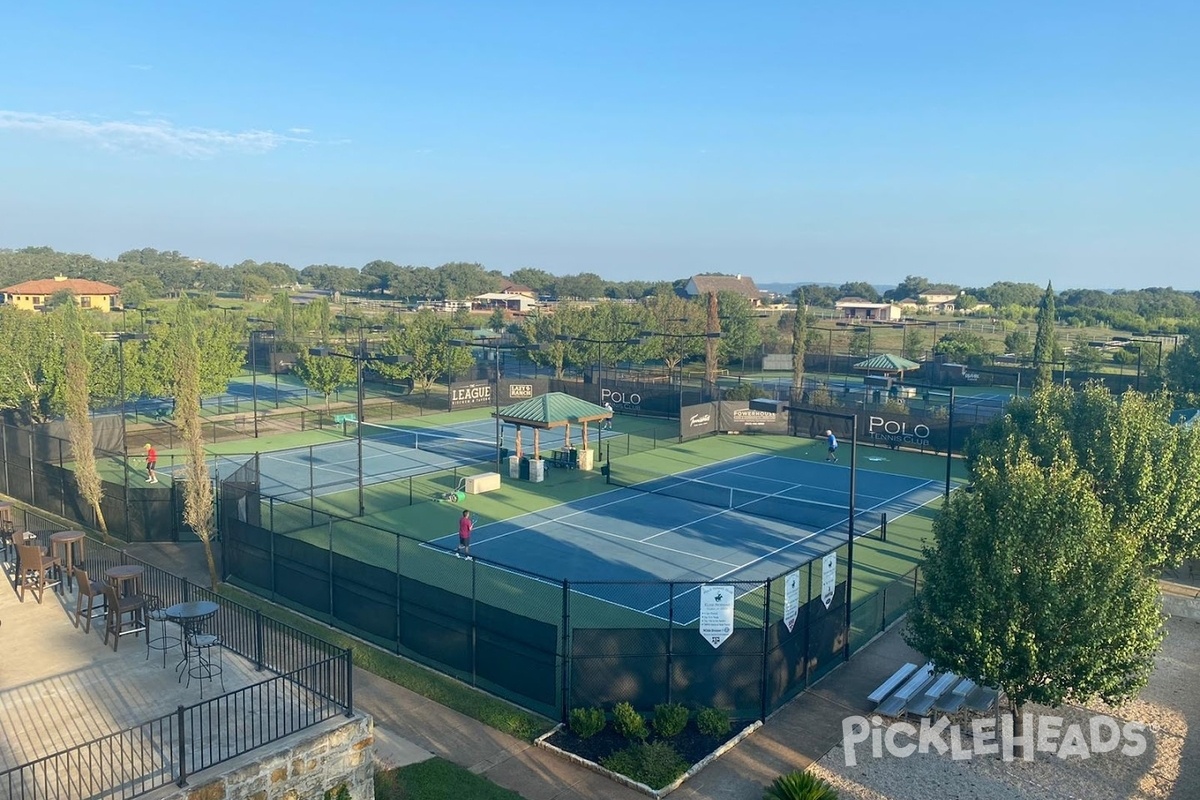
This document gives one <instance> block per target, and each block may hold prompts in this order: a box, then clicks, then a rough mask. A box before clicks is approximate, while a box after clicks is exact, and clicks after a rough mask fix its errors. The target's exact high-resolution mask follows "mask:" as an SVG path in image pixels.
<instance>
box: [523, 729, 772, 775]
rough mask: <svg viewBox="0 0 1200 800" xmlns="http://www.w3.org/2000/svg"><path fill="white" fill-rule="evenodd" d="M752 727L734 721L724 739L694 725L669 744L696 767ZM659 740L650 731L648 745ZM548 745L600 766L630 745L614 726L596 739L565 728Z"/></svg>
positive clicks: (552, 736) (547, 739)
mask: <svg viewBox="0 0 1200 800" xmlns="http://www.w3.org/2000/svg"><path fill="white" fill-rule="evenodd" d="M749 724H750V723H749V722H746V721H744V720H734V721H733V724H732V725H730V726H729V733H727V734H725V735H724V736H705V735H704V734H702V733H700V731H698V730H696V727H695V725H691V724H689V725H688V726H687V727H686V728H684V729H683V732H682V733H680V734H679V735H678V736H675V737H674V738H671V739H667V740H666V741H668V742H670V743H671V744H672V745H673V746H674V747H675V749H676V750H678V751H679V753H680V755H682V756H683V758H684V760H685V761H687V763H688V764H696V763H697V762H699V761H701V760H702V759H704V758H705V757H706V756H707V755H708V754H710V753H712V752H713V751H714V750H716V749H717V748H718V747H720V746H721V745H723V744H725V743H726V742H728V741H729V740H730V739H732V738H733V737H735V736H737V735H738V734H739V733H741V732H742V729H743V728H745V727H746V726H747V725H749ZM658 740H659V737H657V736H655V734H654V733H653V731H651V733H650V738H648V739H647V740H646V741H647V742H654V741H658ZM546 743H547V744H552V745H554V746H555V747H557V748H559V749H560V750H566V751H567V752H568V753H573V754H575V755H577V756H579V757H580V758H586V759H587V760H588V761H594V762H595V763H597V764H599V763H600V760H601V759H603V758H606V757H608V756H610V755H612V754H613V753H615V752H617V751H618V750H624V749H625V748H626V747H629V744H630V742H629V740H628V739H626V738H625V737H624V736H622V735H621V734H619V733H617V732H616V731H615V730H613V727H612V725H609V726H607V727H606V728H605V729H604V730H602V731H600V732H599V733H597V734H596V735H595V736H592V737H590V738H587V739H580V738H579V737H578V736H576V735H575V734H573V733H571V730H570V728H566V727H564V728H562V729H561V730H559V731H557V732H555V733H553V734H551V735H550V736H548V737H546Z"/></svg>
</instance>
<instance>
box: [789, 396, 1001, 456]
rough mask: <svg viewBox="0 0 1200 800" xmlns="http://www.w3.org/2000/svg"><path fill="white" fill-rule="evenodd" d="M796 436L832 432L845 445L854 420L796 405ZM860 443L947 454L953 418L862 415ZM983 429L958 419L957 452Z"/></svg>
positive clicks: (859, 422) (815, 437)
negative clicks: (977, 431) (975, 433)
mask: <svg viewBox="0 0 1200 800" xmlns="http://www.w3.org/2000/svg"><path fill="white" fill-rule="evenodd" d="M791 416H792V434H793V435H794V436H805V437H811V438H813V439H822V438H824V436H825V431H827V430H832V431H833V432H834V433H835V434H836V435H837V437H838V438H839V439H841V440H842V441H843V442H848V441H849V439H850V419H849V417H848V416H847V415H846V414H839V413H835V412H833V411H830V410H829V409H825V408H819V407H816V406H812V407H805V406H793V407H792V409H791ZM857 416H858V441H859V444H865V445H872V446H875V447H887V448H889V449H892V450H896V449H898V448H901V447H903V448H906V449H912V450H920V451H922V452H926V451H932V452H934V453H944V452H946V444H947V442H948V441H949V440H950V419H949V416H948V415H942V416H934V415H918V414H896V413H893V412H887V411H879V412H875V413H871V412H869V411H867V412H859V413H858V415H857ZM977 427H979V423H978V422H975V421H974V420H972V419H965V420H958V419H955V420H954V451H955V452H961V451H962V448H963V444H964V443H965V442H966V440H967V437H968V436H970V434H971V431H973V430H974V429H975V428H977Z"/></svg>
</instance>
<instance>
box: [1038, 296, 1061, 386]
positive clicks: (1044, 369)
mask: <svg viewBox="0 0 1200 800" xmlns="http://www.w3.org/2000/svg"><path fill="white" fill-rule="evenodd" d="M1055 345H1056V342H1055V337H1054V287H1053V286H1052V285H1051V284H1049V283H1047V284H1046V293H1045V294H1043V295H1042V302H1041V305H1040V306H1038V313H1037V335H1036V336H1035V337H1034V339H1033V367H1034V378H1033V388H1034V391H1037V390H1038V389H1040V388H1041V387H1043V386H1049V385H1050V384H1052V383H1054V361H1055V360H1056V359H1055V358H1054V354H1055V350H1056V346H1055Z"/></svg>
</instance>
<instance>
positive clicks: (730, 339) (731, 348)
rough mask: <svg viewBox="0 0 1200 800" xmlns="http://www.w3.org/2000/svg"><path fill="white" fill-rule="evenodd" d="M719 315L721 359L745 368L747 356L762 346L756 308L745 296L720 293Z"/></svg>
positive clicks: (718, 299)
mask: <svg viewBox="0 0 1200 800" xmlns="http://www.w3.org/2000/svg"><path fill="white" fill-rule="evenodd" d="M717 314H718V316H719V317H720V319H721V339H720V353H721V358H722V359H723V360H724V362H725V363H726V364H732V363H733V362H734V361H735V360H737V361H740V362H741V364H742V365H743V366H745V361H746V354H747V353H748V352H750V351H751V350H754V349H756V348H757V347H758V346H759V345H760V344H762V331H761V330H760V329H759V326H758V322H757V319H756V317H755V314H754V307H753V306H751V305H750V301H749V300H747V299H746V298H745V297H744V296H743V295H740V294H735V293H733V292H719V293H718V294H717Z"/></svg>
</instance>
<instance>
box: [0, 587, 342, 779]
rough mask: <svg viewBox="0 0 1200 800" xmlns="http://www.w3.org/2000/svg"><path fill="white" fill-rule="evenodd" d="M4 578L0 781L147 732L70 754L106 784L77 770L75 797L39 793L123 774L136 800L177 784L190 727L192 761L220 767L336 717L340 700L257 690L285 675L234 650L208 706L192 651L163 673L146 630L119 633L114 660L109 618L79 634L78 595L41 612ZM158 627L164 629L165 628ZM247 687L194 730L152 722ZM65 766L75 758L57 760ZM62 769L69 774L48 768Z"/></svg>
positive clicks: (53, 601)
mask: <svg viewBox="0 0 1200 800" xmlns="http://www.w3.org/2000/svg"><path fill="white" fill-rule="evenodd" d="M3 575H4V579H5V581H4V585H0V621H2V625H0V653H2V654H3V655H0V730H3V731H4V735H3V736H2V737H0V773H3V772H4V771H6V770H9V769H12V768H14V767H17V766H21V765H23V764H28V763H29V762H32V761H35V760H37V759H40V758H44V757H47V756H50V755H53V754H55V753H59V752H61V751H64V750H68V749H70V748H74V747H77V746H79V745H82V744H85V743H88V742H92V741H94V740H96V739H100V738H102V737H106V736H111V735H112V734H115V733H117V732H119V731H122V730H126V729H130V728H137V726H142V727H141V729H140V730H139V731H137V732H136V733H135V734H133V735H130V736H121V737H116V738H111V739H108V740H107V742H105V743H103V744H101V745H98V746H93V747H90V748H84V749H83V750H81V751H80V752H79V753H78V754H77V755H73V756H72V758H71V759H70V761H69V764H70V768H69V769H70V771H71V772H73V773H77V772H82V773H87V772H93V773H95V774H96V776H97V780H96V781H91V780H90V779H89V776H88V775H87V774H75V775H73V776H72V783H73V784H74V785H73V786H72V787H71V789H70V790H69V791H68V790H67V789H65V788H62V787H58V788H57V789H56V788H54V787H51V788H50V790H49V791H44V793H41V794H38V796H39V797H42V796H47V797H53V796H62V797H67V796H69V795H70V794H73V793H75V792H76V791H78V789H79V788H80V787H88V786H95V787H96V788H97V790H99V788H100V787H101V784H103V783H104V780H108V781H109V782H110V783H111V780H112V778H113V777H114V776H119V777H120V779H119V780H118V781H117V784H118V785H119V786H121V788H120V789H118V790H117V791H118V792H120V794H117V795H112V796H132V795H133V794H136V793H138V791H140V790H139V789H137V787H138V786H141V785H143V784H145V783H146V782H149V784H150V787H152V786H153V785H161V784H163V783H164V779H165V782H168V783H169V782H170V780H171V775H170V770H171V757H172V756H175V755H177V754H178V752H179V747H180V742H179V731H180V730H182V731H183V737H184V739H185V742H186V749H187V763H188V764H189V765H192V764H196V765H199V764H211V763H214V762H215V761H220V760H224V759H225V758H226V757H228V756H230V755H234V754H236V753H239V752H244V751H245V750H246V749H247V743H251V744H256V743H260V742H263V741H266V740H270V739H276V738H279V736H280V735H284V734H286V733H287V732H289V731H294V730H298V729H299V728H302V727H305V725H306V724H308V723H309V722H315V721H317V720H320V719H324V718H327V717H330V716H336V715H337V712H338V710H339V709H340V708H341V707H340V706H338V705H337V704H336V703H335V702H334V701H333V699H332V698H327V697H322V696H321V695H319V694H318V693H316V692H313V691H311V690H308V689H305V688H303V687H301V686H298V685H297V684H296V683H295V682H293V681H290V680H276V681H274V682H273V683H271V684H268V685H266V686H262V687H260V688H259V689H249V690H247V687H251V686H254V685H257V684H261V683H262V682H264V681H268V680H270V679H272V678H276V673H274V672H272V671H270V670H267V669H263V670H262V671H256V669H255V664H254V662H252V661H250V660H247V659H245V658H243V657H241V656H239V655H237V654H236V653H234V652H233V651H232V650H229V649H226V648H223V652H222V654H221V656H222V657H223V661H224V664H223V666H224V674H223V677H224V688H222V686H221V682H220V680H219V679H217V680H211V681H205V682H204V683H203V690H204V697H203V698H201V696H200V691H201V684H200V682H199V681H198V680H197V679H195V678H193V679H192V681H191V685H190V686H189V685H186V684H187V678H186V677H184V678H183V680H182V681H180V680H179V673H177V672H176V670H175V667H176V665H177V664H178V663H179V661H180V660H181V658H182V654H181V652H180V650H179V649H178V648H177V647H176V648H175V649H172V650H169V651H168V652H167V660H166V667H165V668H164V666H163V654H162V653H161V652H159V651H151V653H150V657H149V659H147V651H146V639H145V636H146V634H145V633H141V634H139V635H137V636H134V635H126V636H123V637H121V643H120V648H119V650H118V651H117V652H113V649H112V640H111V639H110V640H109V644H108V645H107V646H106V645H105V644H104V643H103V640H104V620H103V618H98V619H95V620H93V621H92V629H91V631H90V632H89V633H84V632H83V627H82V622H81V624H80V627H78V628H76V627H75V626H74V624H73V618H74V610H75V598H76V595H75V591H67V592H65V593H64V594H59V593H58V591H57V589H48V590H47V592H46V595H45V597H44V600H43V602H42V603H41V604H40V605H39V604H38V602H37V601H36V599H34V597H33V596H32V595H31V594H28V593H27V594H26V597H25V601H24V602H23V603H22V602H21V601H19V600H18V598H17V594H16V590H15V584H14V581H13V577H12V573H11V570H10V568H9V565H8V564H5V565H4V572H3ZM85 605H86V602H85ZM153 627H154V629H155V633H157V632H158V624H157V623H154V624H153ZM178 632H179V630H178V627H177V626H175V625H174V624H172V623H168V633H173V634H175V635H178ZM214 655H215V654H214ZM238 690H246V691H243V692H241V693H240V694H237V695H234V696H232V697H226V698H224V699H223V700H221V701H219V702H218V703H215V704H211V705H208V706H205V707H203V708H202V709H198V710H197V713H194V714H189V715H187V717H186V719H187V721H186V722H184V717H183V715H180V716H171V717H170V718H169V719H167V720H165V721H163V722H162V723H160V724H158V725H146V723H149V722H150V721H152V720H157V719H160V718H162V717H164V716H167V715H175V713H176V712H177V711H178V709H179V708H180V707H190V706H194V705H196V704H198V703H201V702H208V701H210V700H213V699H214V698H218V697H221V696H222V695H226V694H227V693H230V692H236V691H238ZM266 701H270V702H269V703H268V702H266ZM306 721H307V722H306ZM181 725H182V727H181ZM62 763H66V762H55V764H56V765H60V764H62ZM56 771H57V772H62V771H63V769H62V767H61V766H56V768H52V769H46V770H42V772H49V773H54V772H56ZM189 771H190V766H189ZM0 783H3V781H2V780H0ZM150 787H148V788H150ZM4 792H5V787H4V786H0V795H3V794H4ZM64 792H66V793H64ZM105 796H109V795H105Z"/></svg>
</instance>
